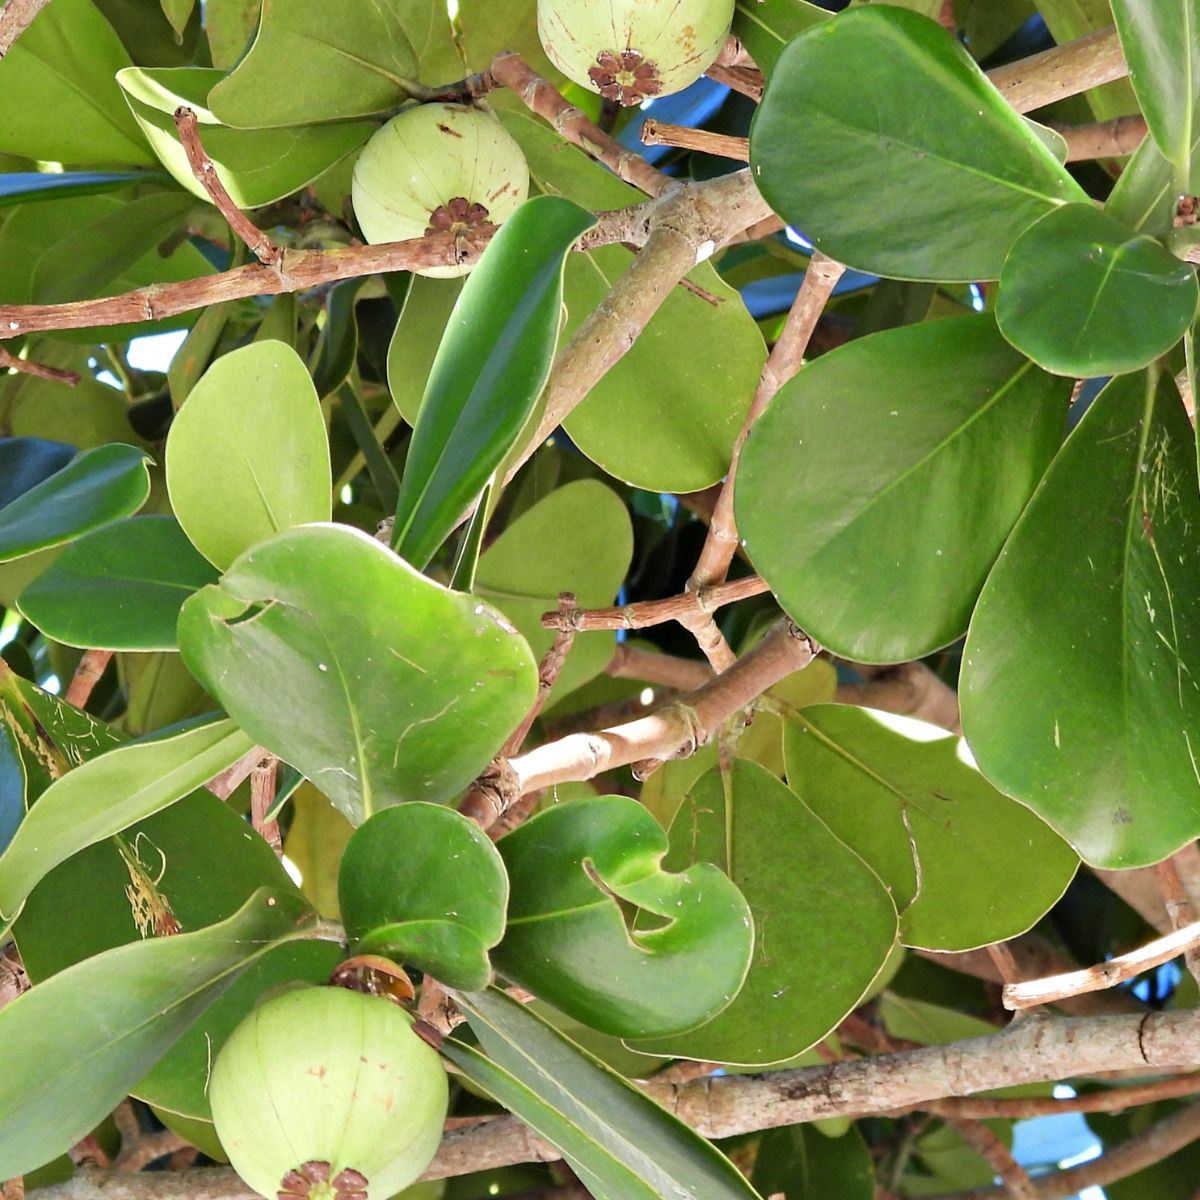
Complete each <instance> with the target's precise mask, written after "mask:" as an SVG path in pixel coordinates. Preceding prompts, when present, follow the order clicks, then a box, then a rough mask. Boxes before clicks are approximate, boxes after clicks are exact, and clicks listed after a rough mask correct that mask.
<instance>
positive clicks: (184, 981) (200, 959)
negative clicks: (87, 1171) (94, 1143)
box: [0, 890, 309, 1179]
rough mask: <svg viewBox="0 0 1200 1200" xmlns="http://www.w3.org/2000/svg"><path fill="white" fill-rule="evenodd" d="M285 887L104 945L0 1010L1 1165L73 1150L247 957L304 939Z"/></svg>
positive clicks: (17, 1166) (2, 1170)
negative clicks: (173, 927)
mask: <svg viewBox="0 0 1200 1200" xmlns="http://www.w3.org/2000/svg"><path fill="white" fill-rule="evenodd" d="M308 919H309V918H308V914H307V913H306V912H305V910H304V909H303V908H302V907H300V906H299V905H298V903H297V902H296V901H295V900H294V899H292V898H291V897H289V896H287V895H284V894H276V893H273V892H271V891H268V890H261V891H258V892H256V893H255V894H254V895H253V896H252V897H251V898H250V899H249V900H248V901H247V902H246V904H245V906H244V907H243V908H242V909H241V910H239V912H238V913H237V914H236V915H234V916H233V917H230V919H229V920H228V921H225V922H223V923H222V924H220V925H213V926H210V927H209V928H208V929H201V930H199V931H197V932H196V933H185V934H180V935H179V936H178V937H168V938H152V939H151V940H149V941H145V942H134V943H133V944H131V945H128V946H121V947H119V948H118V949H115V950H110V951H108V952H107V953H106V954H100V955H97V956H96V957H94V958H89V959H88V960H87V961H86V962H82V963H80V964H79V965H78V966H75V967H72V968H71V969H70V970H67V971H63V972H62V973H61V974H60V975H56V976H55V977H54V978H53V979H51V980H48V981H46V982H45V983H40V984H38V985H36V986H35V987H33V988H31V989H30V990H29V991H28V992H26V993H25V994H24V995H23V996H20V997H18V998H17V999H16V1000H14V1001H12V1003H10V1004H7V1005H5V1007H4V1009H3V1011H0V1047H3V1054H4V1061H5V1063H6V1064H7V1068H8V1069H6V1070H5V1071H4V1073H3V1074H2V1075H0V1175H3V1176H4V1177H5V1178H6V1179H7V1178H10V1177H11V1176H14V1175H21V1174H24V1173H25V1172H27V1171H32V1170H33V1169H34V1168H35V1167H40V1166H41V1165H42V1164H43V1163H46V1162H49V1161H50V1159H52V1158H54V1157H55V1156H56V1155H58V1154H62V1153H64V1152H65V1151H67V1150H69V1149H70V1148H71V1147H72V1146H73V1145H75V1143H76V1142H78V1141H79V1140H80V1139H81V1138H82V1137H84V1136H85V1135H86V1134H87V1133H88V1132H89V1131H90V1130H91V1129H92V1127H93V1126H95V1125H96V1124H97V1123H98V1122H99V1121H101V1120H102V1119H103V1118H104V1117H105V1116H106V1115H107V1114H108V1113H109V1112H111V1111H112V1109H113V1107H114V1106H115V1105H116V1103H117V1102H118V1101H119V1100H120V1099H121V1098H122V1097H123V1096H125V1094H126V1093H127V1092H128V1091H129V1089H130V1088H131V1087H132V1086H133V1085H134V1084H135V1083H137V1081H138V1079H139V1078H140V1077H141V1076H142V1075H143V1074H144V1073H145V1072H146V1071H147V1070H148V1069H149V1068H150V1067H151V1066H152V1065H153V1064H154V1063H155V1062H156V1061H157V1059H158V1058H159V1057H161V1056H162V1054H164V1053H165V1052H166V1051H167V1050H168V1049H169V1048H170V1046H171V1044H172V1043H173V1042H174V1041H175V1040H176V1039H177V1038H178V1037H179V1035H180V1034H181V1033H182V1032H183V1031H184V1029H186V1028H187V1026H188V1025H189V1024H190V1023H191V1022H192V1021H194V1020H195V1019H196V1018H197V1017H198V1016H199V1015H200V1014H201V1013H202V1012H203V1011H204V1010H205V1009H206V1008H207V1007H208V1006H209V1005H210V1004H211V1003H212V1002H213V1001H214V1000H215V999H216V998H217V996H218V995H220V993H221V991H222V990H223V989H224V988H225V987H226V986H227V985H228V984H229V983H230V982H232V980H233V979H234V978H235V977H236V976H237V974H238V972H239V971H241V970H242V969H243V968H244V967H245V966H247V965H248V964H249V963H251V962H253V961H254V960H255V959H256V958H259V957H260V956H261V955H263V954H265V953H266V952H267V951H268V950H269V949H270V948H271V947H272V946H274V945H277V944H278V943H279V942H281V941H283V940H290V939H292V938H295V937H302V936H304V933H303V932H302V930H303V926H304V924H305V923H306V922H307V920H308Z"/></svg>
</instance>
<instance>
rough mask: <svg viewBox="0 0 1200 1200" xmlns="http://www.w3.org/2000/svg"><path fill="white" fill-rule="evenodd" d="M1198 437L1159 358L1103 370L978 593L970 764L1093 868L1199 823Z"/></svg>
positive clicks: (1152, 849) (1119, 862)
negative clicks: (1107, 373) (1101, 382)
mask: <svg viewBox="0 0 1200 1200" xmlns="http://www.w3.org/2000/svg"><path fill="white" fill-rule="evenodd" d="M1198 528H1200V497H1198V495H1197V481H1196V451H1195V445H1194V441H1193V435H1192V431H1191V429H1190V428H1189V426H1188V421H1187V417H1186V415H1185V413H1184V411H1183V406H1182V404H1181V403H1180V400H1179V396H1178V394H1177V392H1176V391H1175V388H1174V386H1173V385H1172V383H1171V380H1170V378H1169V377H1168V376H1165V375H1159V374H1158V373H1157V372H1156V371H1153V370H1151V371H1146V372H1140V373H1138V374H1135V375H1126V376H1123V377H1121V378H1119V379H1116V380H1114V381H1113V382H1112V383H1110V384H1109V385H1108V387H1106V388H1105V389H1104V391H1103V392H1101V393H1100V395H1099V396H1098V397H1097V398H1096V400H1095V401H1093V403H1092V406H1091V407H1090V408H1089V409H1088V411H1087V413H1086V414H1085V415H1084V417H1083V420H1082V421H1080V423H1079V425H1078V427H1077V428H1076V429H1075V431H1074V432H1073V433H1072V434H1071V436H1070V438H1068V440H1067V442H1066V445H1065V446H1064V447H1063V449H1062V451H1061V453H1060V454H1059V456H1058V458H1057V459H1055V461H1054V463H1053V465H1052V466H1051V467H1050V470H1049V471H1048V472H1047V473H1046V477H1045V479H1044V480H1043V482H1042V485H1041V487H1039V489H1038V491H1037V493H1036V494H1035V495H1034V497H1033V499H1032V500H1031V501H1030V503H1029V507H1028V508H1027V509H1026V510H1025V513H1024V515H1023V516H1022V518H1021V520H1020V521H1019V522H1018V523H1017V526H1016V528H1015V529H1014V530H1013V533H1012V536H1011V537H1010V538H1009V541H1008V543H1007V545H1006V546H1005V548H1004V552H1003V553H1002V554H1001V556H1000V558H999V560H998V561H997V563H996V566H995V568H994V569H993V571H992V573H991V575H990V576H989V578H988V582H987V586H986V587H985V588H984V590H983V594H982V595H981V596H980V598H979V604H978V606H977V608H976V610H975V616H974V618H973V619H972V622H971V630H970V633H969V634H968V636H967V644H966V648H965V650H964V652H963V673H962V709H963V727H964V729H965V731H966V734H967V737H968V739H969V741H970V743H971V749H972V751H973V752H974V754H975V757H976V759H977V760H978V762H979V767H980V770H982V771H983V773H984V774H985V775H986V776H987V777H988V778H989V779H990V780H991V781H992V782H993V783H995V784H996V786H997V787H999V788H1001V789H1003V790H1004V791H1005V792H1007V793H1008V794H1009V795H1010V796H1015V797H1016V798H1017V799H1018V800H1020V801H1021V802H1022V803H1024V804H1027V805H1029V807H1030V808H1032V809H1033V810H1034V811H1035V812H1036V813H1038V814H1039V815H1040V816H1042V817H1043V818H1044V819H1045V820H1046V821H1048V822H1049V823H1050V824H1051V825H1053V826H1054V828H1055V829H1057V830H1058V831H1059V832H1060V833H1061V834H1062V835H1063V836H1064V837H1065V838H1067V840H1068V841H1069V842H1070V843H1071V844H1072V845H1073V846H1074V847H1075V849H1076V850H1077V851H1078V852H1079V853H1080V855H1081V856H1082V857H1083V859H1084V861H1085V862H1088V863H1090V864H1092V865H1093V866H1099V867H1108V868H1114V869H1115V868H1121V867H1135V866H1142V865H1145V864H1148V863H1154V862H1158V861H1160V860H1161V859H1163V858H1165V857H1166V856H1167V855H1168V854H1171V853H1172V852H1173V851H1175V850H1178V849H1179V847H1180V846H1182V845H1183V844H1184V843H1185V842H1188V841H1191V840H1192V839H1193V838H1194V837H1196V836H1197V834H1198V833H1200V772H1198V771H1197V765H1196V764H1197V759H1196V753H1197V745H1196V742H1195V741H1194V740H1193V739H1195V738H1196V736H1197V735H1196V733H1195V730H1196V729H1197V728H1198V727H1200V724H1198V723H1200V612H1197V609H1196V606H1195V605H1194V604H1192V603H1191V601H1190V597H1191V596H1192V594H1193V591H1194V588H1195V580H1196V579H1197V578H1198V577H1200V574H1198V573H1200V550H1197V545H1196V538H1195V536H1194V531H1195V530H1196V529H1198Z"/></svg>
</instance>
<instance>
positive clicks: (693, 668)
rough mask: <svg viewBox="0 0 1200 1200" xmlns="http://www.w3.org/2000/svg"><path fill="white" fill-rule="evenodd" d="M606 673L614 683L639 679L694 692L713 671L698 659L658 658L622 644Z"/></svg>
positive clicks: (669, 655) (624, 643) (676, 689)
mask: <svg viewBox="0 0 1200 1200" xmlns="http://www.w3.org/2000/svg"><path fill="white" fill-rule="evenodd" d="M604 671H605V674H607V675H611V676H613V678H614V679H640V680H642V681H643V682H644V683H657V684H659V685H661V686H662V687H668V688H674V689H675V691H677V692H694V691H695V690H696V689H697V688H701V687H703V686H704V685H705V684H706V683H708V682H709V680H710V679H712V677H713V673H712V669H711V668H710V667H708V666H706V665H705V664H704V663H702V662H700V661H698V660H697V659H694V658H680V657H678V656H677V655H674V654H659V653H657V652H656V651H654V650H647V649H645V648H644V647H642V646H631V645H629V643H628V642H621V643H620V644H619V645H618V646H617V647H616V649H615V650H613V656H612V658H611V659H610V660H609V663H608V666H606V667H605V668H604Z"/></svg>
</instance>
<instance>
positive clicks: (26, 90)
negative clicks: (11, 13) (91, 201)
mask: <svg viewBox="0 0 1200 1200" xmlns="http://www.w3.org/2000/svg"><path fill="white" fill-rule="evenodd" d="M128 66H129V56H128V54H126V52H125V48H124V46H122V45H121V42H120V39H119V38H118V37H117V35H116V34H115V33H114V32H113V29H112V26H111V25H109V23H108V22H107V21H106V20H105V19H104V18H103V17H102V16H101V15H100V12H99V11H98V10H97V8H96V6H95V5H94V4H92V3H90V0H54V3H53V4H51V5H50V6H48V7H47V8H45V9H43V10H42V11H41V12H40V13H38V14H37V16H36V17H35V18H34V20H33V23H32V24H31V25H30V26H29V28H28V29H27V30H25V32H24V33H23V34H22V35H21V37H20V38H19V39H18V41H17V42H16V44H15V45H13V46H12V47H11V48H10V50H9V52H8V53H7V54H6V55H5V56H4V59H3V61H0V111H3V112H4V114H5V117H4V124H3V125H2V126H0V151H2V152H4V153H7V154H22V155H26V156H28V157H29V158H34V159H40V160H43V161H51V162H63V163H73V164H75V165H77V166H87V165H90V164H92V163H96V164H98V165H108V164H112V163H120V164H125V163H129V164H134V165H141V164H144V163H152V162H153V161H154V159H153V157H152V156H151V154H150V152H149V149H148V148H147V146H146V143H145V141H144V139H143V138H142V137H141V135H140V134H139V133H138V127H137V123H136V122H135V121H134V120H133V119H132V118H131V117H130V115H129V112H128V111H127V110H126V108H125V105H124V104H123V103H122V102H121V93H120V89H119V88H118V87H117V86H116V84H115V83H114V82H113V76H114V75H116V73H117V72H118V71H119V70H121V69H122V68H123V67H128Z"/></svg>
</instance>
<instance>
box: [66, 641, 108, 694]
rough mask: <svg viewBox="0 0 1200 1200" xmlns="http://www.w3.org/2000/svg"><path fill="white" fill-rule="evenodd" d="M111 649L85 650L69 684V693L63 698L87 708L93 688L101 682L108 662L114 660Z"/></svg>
mask: <svg viewBox="0 0 1200 1200" xmlns="http://www.w3.org/2000/svg"><path fill="white" fill-rule="evenodd" d="M112 656H113V652H112V651H111V650H85V651H84V653H83V657H82V658H81V659H80V660H79V666H77V667H76V668H75V674H74V675H72V676H71V682H70V683H69V684H68V685H67V694H66V695H65V696H64V697H63V699H64V700H65V701H66V702H67V703H68V704H73V705H74V706H75V707H76V708H86V707H87V702H88V700H90V699H91V695H92V689H93V688H94V687H95V686H96V684H97V683H99V682H100V677H101V676H102V675H103V674H104V672H105V670H106V669H107V667H108V664H109V663H110V662H111V661H112Z"/></svg>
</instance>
